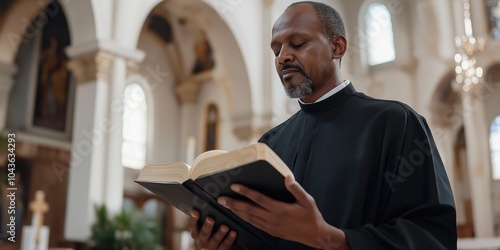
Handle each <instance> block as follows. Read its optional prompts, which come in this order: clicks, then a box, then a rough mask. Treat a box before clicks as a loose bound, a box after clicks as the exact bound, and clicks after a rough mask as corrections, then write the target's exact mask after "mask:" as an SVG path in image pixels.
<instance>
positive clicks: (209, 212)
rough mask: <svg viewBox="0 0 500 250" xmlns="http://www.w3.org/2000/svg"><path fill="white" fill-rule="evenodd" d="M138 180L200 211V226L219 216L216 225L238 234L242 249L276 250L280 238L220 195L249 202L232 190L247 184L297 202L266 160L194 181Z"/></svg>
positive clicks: (183, 206) (182, 207) (185, 207)
mask: <svg viewBox="0 0 500 250" xmlns="http://www.w3.org/2000/svg"><path fill="white" fill-rule="evenodd" d="M137 182H138V183H139V184H141V185H142V186H144V187H145V188H147V189H149V190H150V191H152V192H153V193H154V194H156V195H158V196H159V197H161V198H162V199H164V200H165V201H166V202H168V203H169V204H171V205H173V206H175V207H176V208H178V209H179V210H181V211H182V212H184V213H186V214H188V215H189V214H190V212H191V210H192V209H196V210H198V211H199V212H200V218H201V219H200V225H199V226H200V227H201V222H202V221H204V218H206V216H210V217H212V218H214V219H215V226H214V228H218V227H219V226H220V225H222V224H225V225H227V226H228V227H229V228H230V229H231V230H234V231H236V232H237V233H238V236H237V239H236V243H235V246H236V248H238V249H273V248H274V247H275V246H276V244H277V241H278V240H279V239H278V238H275V237H273V236H271V235H269V234H267V233H266V232H264V231H262V230H260V229H258V228H256V227H254V226H252V225H250V224H249V223H247V222H246V221H244V220H243V219H241V218H239V217H238V216H237V215H235V214H234V213H233V212H231V211H230V210H228V209H227V208H225V207H223V206H221V205H220V204H218V203H217V198H218V197H219V196H229V197H232V198H236V199H243V200H247V201H248V199H246V198H245V197H243V196H241V195H238V194H236V193H234V192H233V191H231V189H230V185H231V184H233V183H240V184H243V185H245V186H248V187H249V188H252V189H254V190H256V191H259V192H261V193H263V194H265V195H267V196H269V197H271V198H273V199H277V200H281V201H284V202H289V203H291V202H294V201H295V198H294V197H293V195H292V194H290V193H289V192H288V190H287V189H286V187H285V185H284V176H283V175H281V174H280V173H279V172H278V171H277V170H276V169H275V168H274V167H273V166H271V165H270V164H269V163H268V162H267V161H264V160H259V161H255V162H252V163H249V164H246V165H243V166H240V167H237V168H234V169H231V170H227V171H222V172H218V173H214V174H210V175H206V176H202V177H199V178H198V179H196V180H194V181H193V180H187V181H185V182H184V183H183V184H182V185H180V184H175V183H153V182H141V181H137Z"/></svg>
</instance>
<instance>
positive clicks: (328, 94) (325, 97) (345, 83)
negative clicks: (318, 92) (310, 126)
mask: <svg viewBox="0 0 500 250" xmlns="http://www.w3.org/2000/svg"><path fill="white" fill-rule="evenodd" d="M349 83H351V81H349V80H344V81H343V82H341V83H339V85H337V86H335V88H333V89H332V90H330V91H328V92H327V93H326V94H324V95H323V96H321V97H320V98H319V99H318V100H316V101H315V102H312V103H306V102H303V101H302V100H300V99H299V103H300V104H305V105H309V104H313V103H318V102H321V101H323V100H325V99H327V98H328V97H330V96H332V95H334V94H335V93H337V92H339V91H341V90H342V89H343V88H345V86H347V85H349Z"/></svg>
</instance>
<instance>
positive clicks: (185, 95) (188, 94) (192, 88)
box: [172, 81, 202, 249]
mask: <svg viewBox="0 0 500 250" xmlns="http://www.w3.org/2000/svg"><path fill="white" fill-rule="evenodd" d="M200 88H201V83H197V82H195V81H185V82H182V83H180V84H178V85H177V86H175V93H176V95H177V99H178V101H179V103H180V104H181V105H180V109H181V111H180V115H181V119H180V124H181V125H180V136H179V140H180V141H179V143H178V145H179V147H180V148H179V151H178V152H179V154H180V155H179V159H180V160H181V161H185V162H186V163H187V164H192V162H191V161H192V160H193V159H188V158H189V156H188V152H187V151H188V150H187V147H188V140H189V138H190V137H193V138H196V139H197V141H196V147H195V149H196V148H199V147H198V146H199V145H200V143H202V142H201V141H200V140H199V138H200V136H198V131H199V126H198V125H199V123H198V120H197V119H198V115H197V106H196V104H197V102H198V97H199V93H200ZM198 153H199V152H197V151H196V150H195V152H194V157H196V156H197V154H198ZM173 218H174V223H173V224H174V236H173V237H172V238H173V249H181V247H182V244H183V242H182V240H183V239H184V238H185V236H183V235H186V234H187V232H188V231H186V230H187V227H186V221H187V217H186V216H185V215H184V214H183V213H182V212H180V211H179V210H177V209H175V210H174V216H173ZM191 243H192V242H191Z"/></svg>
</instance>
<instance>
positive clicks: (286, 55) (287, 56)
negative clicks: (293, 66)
mask: <svg viewBox="0 0 500 250" xmlns="http://www.w3.org/2000/svg"><path fill="white" fill-rule="evenodd" d="M293 58H294V57H293V54H292V53H291V51H290V50H288V49H286V48H283V49H281V51H280V53H279V55H278V58H277V60H278V63H279V64H286V63H289V62H292V61H293Z"/></svg>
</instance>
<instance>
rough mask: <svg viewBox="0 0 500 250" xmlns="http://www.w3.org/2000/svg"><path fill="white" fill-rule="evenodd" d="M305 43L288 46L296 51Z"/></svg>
mask: <svg viewBox="0 0 500 250" xmlns="http://www.w3.org/2000/svg"><path fill="white" fill-rule="evenodd" d="M305 43H306V42H303V43H297V44H293V43H292V44H291V45H290V46H292V48H294V49H298V48H300V47H301V46H302V45H304V44H305Z"/></svg>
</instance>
